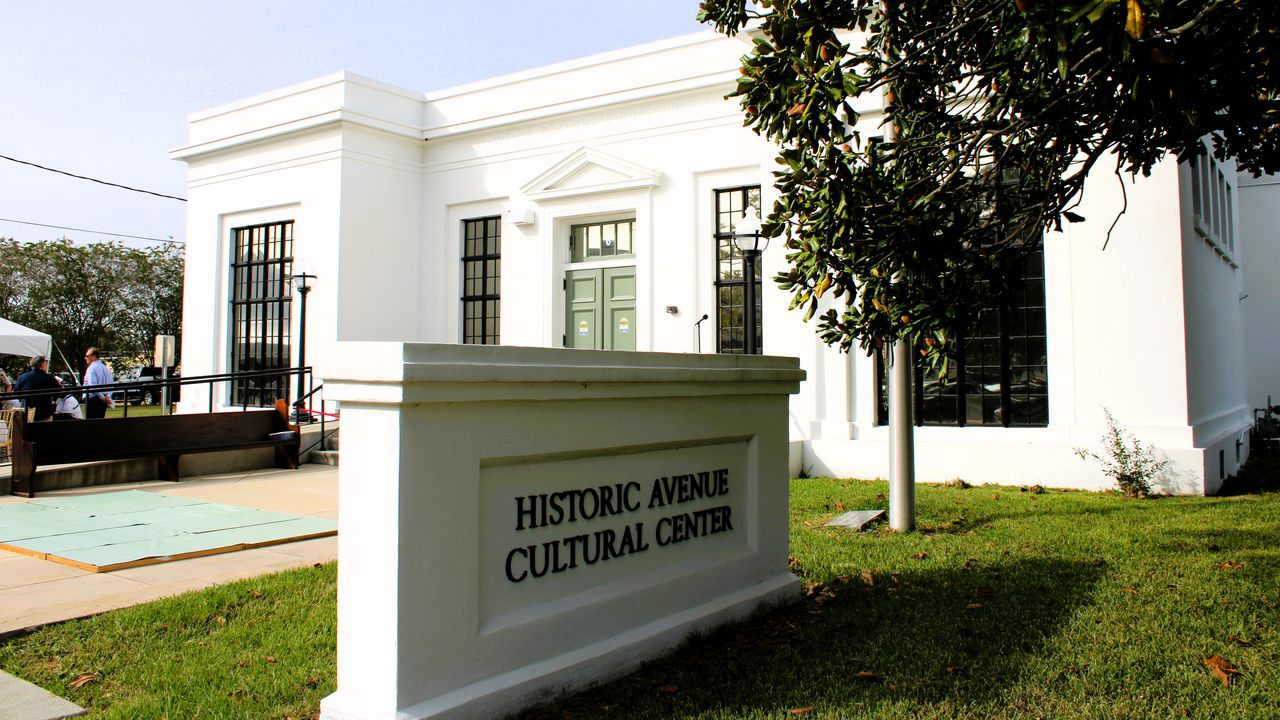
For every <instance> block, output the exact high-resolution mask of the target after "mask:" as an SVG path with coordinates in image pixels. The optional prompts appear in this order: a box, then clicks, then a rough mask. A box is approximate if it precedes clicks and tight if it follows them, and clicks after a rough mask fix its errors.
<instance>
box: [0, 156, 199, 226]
mask: <svg viewBox="0 0 1280 720" xmlns="http://www.w3.org/2000/svg"><path fill="white" fill-rule="evenodd" d="M0 157H2V156H0ZM0 222H11V223H19V224H22V225H38V226H40V227H47V228H57V229H58V230H75V231H76V232H87V233H93V234H94V235H110V236H111V237H122V238H135V239H137V240H151V241H154V242H162V243H172V244H174V245H186V243H185V242H183V241H182V240H174V239H173V238H158V237H148V236H146V235H127V234H125V233H113V232H105V231H103V230H86V229H85V228H76V227H67V226H66V225H50V224H48V223H38V222H30V221H27V220H14V219H12V218H0Z"/></svg>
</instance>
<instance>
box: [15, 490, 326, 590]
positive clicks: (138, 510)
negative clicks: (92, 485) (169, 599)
mask: <svg viewBox="0 0 1280 720" xmlns="http://www.w3.org/2000/svg"><path fill="white" fill-rule="evenodd" d="M337 532H338V524H337V522H336V521H334V520H327V519H324V518H311V517H301V516H298V515H288V514H285V513H278V512H269V511H266V510H257V509H254V508H245V507H239V506H236V505H226V504H223V503H214V502H208V501H205V500H198V499H194V498H185V497H178V496H175V495H165V494H162V493H154V492H146V491H143V490H127V491H123V492H109V493H98V494H93V495H77V496H71V497H52V498H40V499H37V500H30V501H27V502H24V503H13V504H7V505H0V549H4V550H9V551H11V552H16V553H20V554H23V555H30V556H32V557H37V558H40V559H43V560H49V561H51V562H56V563H62V564H64V565H70V566H72V567H77V568H80V569H82V570H89V571H92V572H108V571H111V570H120V569H123V568H128V567H137V566H139V565H150V564H153V563H160V562H167V561H170V560H183V559H186V558H193V557H200V556H203V555H216V554H218V553H225V552H234V551H236V550H244V549H247V548H255V547H264V546H267V545H277V544H280V543H287V542H293V541H295V540H307V539H310V538H316V537H324V536H327V535H336V534H337Z"/></svg>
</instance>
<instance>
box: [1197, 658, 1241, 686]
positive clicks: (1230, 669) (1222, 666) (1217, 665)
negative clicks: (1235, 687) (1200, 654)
mask: <svg viewBox="0 0 1280 720" xmlns="http://www.w3.org/2000/svg"><path fill="white" fill-rule="evenodd" d="M1204 664H1205V665H1206V666H1208V668H1209V670H1210V672H1212V673H1213V676H1214V677H1215V678H1217V679H1218V680H1220V681H1221V682H1222V685H1223V686H1224V687H1227V686H1230V685H1231V676H1232V675H1241V674H1243V673H1241V672H1240V671H1239V670H1237V669H1236V667H1235V666H1234V665H1232V664H1231V662H1230V661H1229V660H1227V659H1226V658H1224V657H1222V656H1221V655H1214V656H1213V657H1209V658H1205V661H1204Z"/></svg>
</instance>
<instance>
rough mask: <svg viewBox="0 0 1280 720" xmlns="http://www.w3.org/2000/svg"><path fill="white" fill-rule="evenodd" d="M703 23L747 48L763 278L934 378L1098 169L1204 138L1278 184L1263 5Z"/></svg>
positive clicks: (856, 7)
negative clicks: (773, 195) (878, 116)
mask: <svg viewBox="0 0 1280 720" xmlns="http://www.w3.org/2000/svg"><path fill="white" fill-rule="evenodd" d="M757 6H758V8H759V9H758V10H757V9H756V8H757ZM699 19H700V20H702V21H703V22H707V23H711V24H713V25H714V26H715V27H716V29H717V30H719V31H720V32H723V33H727V34H735V33H737V32H740V31H743V30H747V29H749V31H750V32H751V33H752V34H753V36H754V38H755V40H754V49H753V51H752V53H751V54H750V55H748V56H747V57H745V58H744V59H743V66H742V78H741V79H740V80H739V81H738V87H737V90H736V91H735V92H734V93H733V95H736V96H738V97H740V98H741V102H742V106H743V108H744V109H745V112H746V118H747V124H748V125H750V126H751V127H753V128H754V129H755V130H756V131H757V132H759V133H761V134H762V135H764V136H766V137H768V138H769V139H771V140H773V141H774V142H776V143H777V144H778V146H779V153H778V163H779V165H780V166H781V167H780V169H779V170H778V171H777V173H776V186H777V189H778V200H777V203H776V204H775V205H774V207H773V209H772V212H771V213H770V215H769V217H768V218H767V220H766V222H765V228H764V231H765V233H766V234H768V235H771V236H779V235H783V236H785V237H786V243H787V247H788V249H789V251H790V253H789V254H788V256H787V257H788V261H789V269H788V270H786V271H785V272H783V273H782V274H780V275H779V276H778V281H779V282H780V283H781V284H782V285H783V286H784V287H785V288H787V289H788V290H789V291H790V292H791V294H792V296H793V300H792V307H793V308H795V307H804V308H805V313H806V314H805V317H806V320H807V319H809V318H810V317H812V316H813V315H814V313H815V312H816V311H817V309H818V307H819V299H820V298H822V297H823V296H824V295H826V296H835V297H837V298H840V299H842V300H843V302H836V303H832V304H831V309H828V310H826V311H825V312H823V313H822V314H821V315H820V317H819V330H818V331H819V334H820V336H821V337H822V339H823V340H824V341H826V342H827V343H829V344H834V345H838V346H839V347H841V348H842V349H845V350H848V349H849V348H850V347H851V346H852V345H853V343H854V342H855V341H856V342H858V343H859V344H860V345H861V346H862V347H863V348H864V349H867V350H871V349H872V348H875V347H880V346H883V345H884V344H885V343H889V342H893V341H896V340H899V339H904V340H907V341H909V342H911V343H913V344H914V345H915V347H916V348H917V349H918V351H919V353H920V354H921V355H923V356H924V357H925V358H926V360H927V361H928V363H929V364H930V365H932V366H933V367H934V368H935V369H939V370H944V369H945V362H946V358H947V356H948V354H949V353H951V352H953V351H954V350H956V349H957V348H952V347H951V346H950V341H951V339H952V337H953V334H954V332H955V330H956V328H959V327H963V326H964V325H965V324H969V323H972V322H973V321H975V320H976V319H977V315H978V314H979V313H980V312H981V309H983V308H994V307H998V306H999V304H1000V303H1001V301H1002V299H1003V295H1004V293H1005V292H1007V288H1008V287H1009V285H1010V284H1011V281H1010V278H1011V277H1012V276H1013V275H1014V271H1015V270H1017V269H1019V268H1020V266H1021V265H1022V264H1023V263H1024V261H1025V258H1026V256H1027V253H1028V252H1029V251H1030V250H1031V249H1033V248H1035V247H1036V246H1038V243H1039V238H1040V236H1041V234H1042V232H1043V231H1044V230H1045V229H1048V228H1055V227H1061V223H1062V222H1063V221H1064V220H1065V221H1067V222H1075V221H1079V220H1081V219H1082V218H1081V217H1080V216H1079V215H1078V214H1076V213H1074V212H1073V211H1072V208H1073V207H1074V205H1075V203H1077V202H1078V201H1079V198H1080V196H1081V188H1082V187H1083V185H1084V182H1085V178H1086V177H1087V176H1089V175H1090V174H1091V173H1094V171H1095V170H1099V169H1103V170H1112V171H1114V172H1115V173H1116V174H1117V175H1120V174H1121V173H1128V174H1137V173H1148V172H1149V171H1150V170H1151V168H1152V166H1153V165H1154V164H1155V163H1156V162H1158V161H1159V160H1161V159H1162V158H1164V157H1166V156H1167V155H1169V154H1172V155H1174V156H1176V157H1178V158H1181V159H1187V160H1189V159H1193V158H1195V157H1197V156H1199V155H1201V154H1202V153H1204V152H1206V147H1205V145H1204V139H1206V138H1207V139H1208V141H1209V143H1210V146H1211V150H1209V151H1211V152H1213V153H1214V154H1215V155H1216V156H1218V157H1227V156H1231V157H1234V158H1235V160H1236V162H1237V163H1238V165H1239V167H1240V168H1242V169H1244V170H1247V171H1253V172H1255V173H1256V172H1273V171H1276V170H1278V169H1280V131H1277V123H1280V104H1278V103H1277V81H1278V79H1280V66H1277V64H1276V63H1277V58H1280V2H1277V1H1276V0H1084V1H1082V0H1063V1H1059V2H1048V1H1047V0H910V1H908V2H895V1H894V0H883V1H882V0H876V1H872V0H804V1H799V0H760V2H758V3H756V4H753V5H748V3H746V2H745V0H705V2H703V3H702V4H701V7H700V12H699ZM866 94H875V95H876V96H877V97H880V96H881V95H883V97H884V99H885V118H884V122H883V123H877V125H878V126H877V127H876V129H875V130H874V132H868V131H866V130H865V128H864V130H863V131H861V132H860V131H859V129H858V121H859V114H858V112H857V111H856V110H855V108H854V104H855V102H854V99H855V98H857V97H858V96H861V95H866ZM886 124H892V125H893V126H894V127H893V128H892V129H893V130H895V131H896V132H887V128H886V127H884V126H885V125H886ZM863 125H864V126H865V123H864V124H863ZM1095 175H1096V173H1095ZM1121 187H1123V185H1121ZM1104 220H1105V219H1104Z"/></svg>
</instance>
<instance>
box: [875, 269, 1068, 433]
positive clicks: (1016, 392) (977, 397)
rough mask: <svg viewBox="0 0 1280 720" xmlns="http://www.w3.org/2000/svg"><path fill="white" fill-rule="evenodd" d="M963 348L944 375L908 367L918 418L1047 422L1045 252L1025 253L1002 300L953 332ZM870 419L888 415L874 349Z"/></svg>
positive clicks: (924, 421)
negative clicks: (1017, 277) (1014, 284)
mask: <svg viewBox="0 0 1280 720" xmlns="http://www.w3.org/2000/svg"><path fill="white" fill-rule="evenodd" d="M956 340H957V342H959V344H960V347H961V348H962V350H961V352H960V353H959V357H957V358H955V359H953V361H952V362H951V364H950V366H949V367H948V369H947V378H946V380H945V381H943V380H941V379H939V378H938V377H937V376H936V375H933V374H931V373H928V372H926V371H924V370H923V369H921V368H916V371H915V420H916V424H917V425H954V426H960V427H964V426H968V425H994V426H1003V427H1044V426H1046V425H1048V424H1049V361H1048V342H1047V339H1046V335H1045V312H1044V251H1043V249H1042V248H1039V249H1036V250H1035V252H1033V253H1032V254H1031V255H1030V257H1028V259H1027V264H1026V266H1025V267H1024V269H1023V272H1022V280H1021V284H1020V286H1019V287H1018V288H1017V290H1016V291H1015V292H1014V294H1013V296H1012V297H1011V298H1010V301H1009V304H1008V305H1007V306H1006V307H1005V308H1003V309H1001V310H1000V311H998V312H989V313H987V314H986V315H984V317H983V320H982V321H981V322H980V323H979V325H978V326H977V327H976V328H973V329H970V330H968V331H967V332H963V333H958V334H957V335H956ZM876 380H877V383H876V384H877V388H878V393H877V400H878V402H877V406H878V407H877V409H878V413H877V415H878V416H877V418H876V421H877V423H878V424H881V425H884V424H886V423H887V422H888V418H889V405H888V390H887V388H886V374H885V368H884V364H883V362H882V361H881V357H880V355H879V354H877V355H876Z"/></svg>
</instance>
